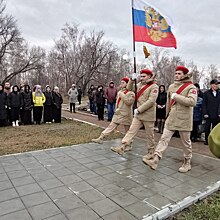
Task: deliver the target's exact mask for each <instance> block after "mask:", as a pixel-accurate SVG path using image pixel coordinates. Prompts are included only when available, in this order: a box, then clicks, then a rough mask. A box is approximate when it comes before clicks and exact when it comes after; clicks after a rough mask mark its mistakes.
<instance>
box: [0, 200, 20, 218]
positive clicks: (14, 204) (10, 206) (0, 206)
mask: <svg viewBox="0 0 220 220" xmlns="http://www.w3.org/2000/svg"><path fill="white" fill-rule="evenodd" d="M22 209H24V205H23V203H22V202H21V200H20V199H19V198H16V199H11V200H8V201H4V202H1V203H0V216H2V215H6V214H9V213H11V212H16V211H19V210H22Z"/></svg>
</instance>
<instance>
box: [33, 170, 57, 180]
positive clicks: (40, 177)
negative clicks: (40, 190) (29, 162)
mask: <svg viewBox="0 0 220 220" xmlns="http://www.w3.org/2000/svg"><path fill="white" fill-rule="evenodd" d="M32 176H33V177H34V179H35V180H36V181H38V182H40V181H44V180H49V179H53V178H54V177H55V176H54V175H53V174H51V173H50V172H49V171H45V172H42V173H35V174H32Z"/></svg>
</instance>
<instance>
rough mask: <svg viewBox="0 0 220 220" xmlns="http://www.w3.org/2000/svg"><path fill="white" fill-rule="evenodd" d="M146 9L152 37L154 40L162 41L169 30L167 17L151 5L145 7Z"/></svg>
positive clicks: (147, 23) (149, 33)
mask: <svg viewBox="0 0 220 220" xmlns="http://www.w3.org/2000/svg"><path fill="white" fill-rule="evenodd" d="M144 10H145V17H146V26H147V29H149V32H148V35H149V36H150V38H151V39H152V40H153V41H160V40H161V39H162V38H166V37H167V33H166V32H165V31H169V30H168V29H169V25H168V23H167V22H166V20H165V18H164V17H163V16H161V14H160V13H158V12H157V11H155V10H154V9H153V8H151V7H147V8H144Z"/></svg>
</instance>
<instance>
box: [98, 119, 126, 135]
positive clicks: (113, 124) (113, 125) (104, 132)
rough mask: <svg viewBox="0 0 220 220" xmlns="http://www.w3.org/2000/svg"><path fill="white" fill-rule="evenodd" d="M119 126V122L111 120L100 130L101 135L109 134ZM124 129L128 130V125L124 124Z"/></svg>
mask: <svg viewBox="0 0 220 220" xmlns="http://www.w3.org/2000/svg"><path fill="white" fill-rule="evenodd" d="M118 126H119V124H116V123H114V122H111V123H110V124H109V126H108V127H107V128H106V129H105V130H104V131H103V132H102V134H103V135H108V134H110V133H111V132H112V131H114V130H115V129H116V128H117V127H118ZM124 129H125V132H127V131H128V129H129V125H124Z"/></svg>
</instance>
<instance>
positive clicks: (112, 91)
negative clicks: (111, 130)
mask: <svg viewBox="0 0 220 220" xmlns="http://www.w3.org/2000/svg"><path fill="white" fill-rule="evenodd" d="M105 97H106V99H107V108H108V121H111V120H112V117H113V115H114V111H115V103H116V97H117V88H116V87H115V84H114V82H113V81H111V82H110V83H109V86H108V88H107V89H106V91H105Z"/></svg>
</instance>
